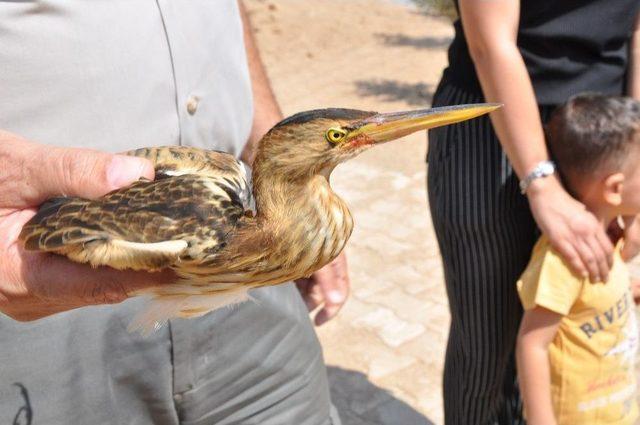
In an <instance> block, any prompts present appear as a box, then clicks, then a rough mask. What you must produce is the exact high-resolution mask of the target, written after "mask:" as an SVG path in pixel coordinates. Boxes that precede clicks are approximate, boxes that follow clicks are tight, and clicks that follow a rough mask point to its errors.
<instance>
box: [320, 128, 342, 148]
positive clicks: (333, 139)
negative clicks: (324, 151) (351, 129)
mask: <svg viewBox="0 0 640 425" xmlns="http://www.w3.org/2000/svg"><path fill="white" fill-rule="evenodd" d="M346 135H347V132H346V131H344V130H343V129H341V128H330V129H329V130H327V134H326V135H325V137H326V138H327V141H328V142H329V143H333V144H336V143H340V141H342V139H344V138H345V136H346Z"/></svg>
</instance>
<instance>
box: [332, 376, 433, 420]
mask: <svg viewBox="0 0 640 425" xmlns="http://www.w3.org/2000/svg"><path fill="white" fill-rule="evenodd" d="M327 371H328V375H329V385H330V386H331V400H332V401H333V404H334V406H335V407H336V409H338V412H339V413H340V418H341V420H342V425H433V422H432V421H431V420H429V418H427V417H426V416H424V415H423V414H422V413H420V412H418V411H417V410H415V409H414V408H413V407H411V406H409V405H408V404H407V403H405V402H404V401H402V400H399V399H397V398H396V397H394V396H393V394H391V393H390V392H388V391H387V390H385V389H383V388H380V387H378V386H376V385H374V384H373V383H371V382H370V381H369V379H368V378H367V376H366V375H365V374H363V373H361V372H357V371H354V370H347V369H342V368H339V367H333V366H329V367H327Z"/></svg>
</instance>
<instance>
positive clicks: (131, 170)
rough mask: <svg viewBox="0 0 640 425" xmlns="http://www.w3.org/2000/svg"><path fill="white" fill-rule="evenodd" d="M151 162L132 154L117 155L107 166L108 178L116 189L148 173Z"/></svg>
mask: <svg viewBox="0 0 640 425" xmlns="http://www.w3.org/2000/svg"><path fill="white" fill-rule="evenodd" d="M148 167H149V162H148V161H146V160H144V159H141V158H134V157H131V156H121V155H116V156H114V157H113V159H112V160H111V163H110V164H109V167H108V168H107V179H108V181H109V184H110V185H111V187H113V188H114V189H118V188H120V187H123V186H126V185H128V184H131V183H133V182H135V181H137V180H139V179H140V177H142V176H144V175H146V174H147V173H148V170H147V168H148Z"/></svg>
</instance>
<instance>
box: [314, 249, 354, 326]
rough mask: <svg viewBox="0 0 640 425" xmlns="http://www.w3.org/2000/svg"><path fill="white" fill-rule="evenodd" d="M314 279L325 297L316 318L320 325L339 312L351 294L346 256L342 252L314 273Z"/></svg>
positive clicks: (317, 323)
mask: <svg viewBox="0 0 640 425" xmlns="http://www.w3.org/2000/svg"><path fill="white" fill-rule="evenodd" d="M314 279H315V280H316V286H317V287H318V288H319V289H320V291H321V292H322V294H323V298H324V307H323V308H322V310H320V311H319V312H318V314H317V315H316V318H315V323H316V325H318V326H320V325H322V324H324V323H326V322H327V321H328V320H331V319H332V318H333V317H335V315H336V314H338V312H339V311H340V309H341V308H342V306H343V305H344V303H345V302H346V300H347V297H348V295H349V273H348V268H347V260H346V256H345V255H344V254H341V255H339V256H338V257H337V258H336V259H335V260H333V261H332V262H331V263H329V264H328V265H326V266H325V267H323V268H322V269H321V270H318V271H317V272H316V273H315V274H314Z"/></svg>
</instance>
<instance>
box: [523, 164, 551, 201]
mask: <svg viewBox="0 0 640 425" xmlns="http://www.w3.org/2000/svg"><path fill="white" fill-rule="evenodd" d="M555 172H556V164H554V163H553V161H541V162H539V163H538V165H536V167H535V168H534V169H533V171H531V172H530V173H529V174H528V175H527V176H526V177H525V178H524V179H522V180H520V192H522V194H523V195H524V194H525V193H527V189H528V188H529V186H530V185H531V183H532V182H533V181H534V180H535V179H539V178H542V177H548V176H550V175H552V174H553V173H555Z"/></svg>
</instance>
